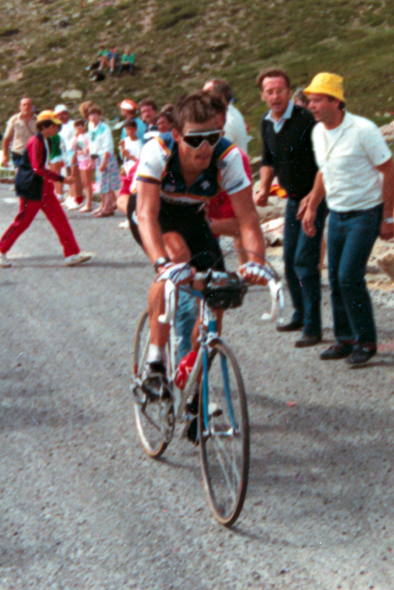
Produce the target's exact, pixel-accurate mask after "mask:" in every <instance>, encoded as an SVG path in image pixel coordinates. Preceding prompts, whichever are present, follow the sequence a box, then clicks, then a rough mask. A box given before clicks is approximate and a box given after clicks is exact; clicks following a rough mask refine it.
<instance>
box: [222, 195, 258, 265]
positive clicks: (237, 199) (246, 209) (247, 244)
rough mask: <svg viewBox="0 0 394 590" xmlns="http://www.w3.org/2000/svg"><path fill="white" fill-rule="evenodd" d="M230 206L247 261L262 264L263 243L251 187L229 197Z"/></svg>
mask: <svg viewBox="0 0 394 590" xmlns="http://www.w3.org/2000/svg"><path fill="white" fill-rule="evenodd" d="M230 200H231V204H232V206H233V209H234V213H235V216H236V218H237V220H238V222H239V233H240V235H241V240H242V245H243V247H244V249H245V250H246V253H247V255H248V259H249V260H250V261H252V262H258V263H260V264H264V261H265V243H264V236H263V232H262V230H261V227H260V222H259V217H258V214H257V210H256V207H255V204H254V202H253V191H252V187H251V186H247V187H246V188H244V189H242V190H240V191H238V192H236V193H233V194H232V195H230Z"/></svg>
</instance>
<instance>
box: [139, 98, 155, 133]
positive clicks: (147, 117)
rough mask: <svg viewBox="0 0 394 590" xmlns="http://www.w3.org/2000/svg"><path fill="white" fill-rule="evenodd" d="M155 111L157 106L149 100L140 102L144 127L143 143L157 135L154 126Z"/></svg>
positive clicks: (145, 99)
mask: <svg viewBox="0 0 394 590" xmlns="http://www.w3.org/2000/svg"><path fill="white" fill-rule="evenodd" d="M157 110H158V109H157V104H156V103H155V101H154V100H153V99H151V98H144V100H142V101H141V102H140V113H141V119H142V121H143V122H144V123H145V125H146V131H145V134H144V142H147V141H149V140H150V139H152V137H155V136H156V135H158V134H159V130H158V128H157V125H156V117H157Z"/></svg>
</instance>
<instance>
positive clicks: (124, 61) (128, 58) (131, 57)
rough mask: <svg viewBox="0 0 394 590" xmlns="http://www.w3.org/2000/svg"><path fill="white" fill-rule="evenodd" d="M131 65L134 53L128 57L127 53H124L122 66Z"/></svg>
mask: <svg viewBox="0 0 394 590" xmlns="http://www.w3.org/2000/svg"><path fill="white" fill-rule="evenodd" d="M126 63H129V64H133V63H134V53H130V55H127V53H124V54H123V55H122V64H126Z"/></svg>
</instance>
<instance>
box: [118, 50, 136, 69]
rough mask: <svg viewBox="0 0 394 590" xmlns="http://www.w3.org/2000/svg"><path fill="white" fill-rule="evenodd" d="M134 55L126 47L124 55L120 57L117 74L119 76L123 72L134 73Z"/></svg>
mask: <svg viewBox="0 0 394 590" xmlns="http://www.w3.org/2000/svg"><path fill="white" fill-rule="evenodd" d="M134 63H135V59H134V53H130V48H129V47H126V49H125V52H124V54H123V55H122V57H121V60H120V65H119V68H118V74H119V75H121V74H123V72H127V73H128V74H130V75H131V74H133V73H134Z"/></svg>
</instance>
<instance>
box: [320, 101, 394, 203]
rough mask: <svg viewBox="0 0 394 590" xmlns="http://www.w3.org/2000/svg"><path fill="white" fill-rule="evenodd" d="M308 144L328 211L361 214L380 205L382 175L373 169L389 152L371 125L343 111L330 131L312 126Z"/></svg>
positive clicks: (378, 133) (385, 160)
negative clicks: (340, 119)
mask: <svg viewBox="0 0 394 590" xmlns="http://www.w3.org/2000/svg"><path fill="white" fill-rule="evenodd" d="M312 142H313V149H314V152H315V157H316V163H317V165H318V167H319V168H320V171H321V172H322V174H323V182H324V186H325V189H326V200H327V205H328V208H329V209H330V210H331V211H337V212H339V213H341V212H347V211H359V210H360V211H361V210H364V209H371V208H372V207H376V206H377V205H379V204H380V203H382V202H383V194H382V188H383V175H382V174H381V173H380V172H379V171H378V170H376V166H380V165H381V164H384V163H385V162H387V160H389V159H390V158H391V152H390V150H389V148H388V146H387V144H386V142H385V141H384V139H383V136H382V135H381V133H380V131H379V129H378V127H377V126H376V125H375V123H372V121H369V120H368V119H365V118H364V117H359V116H357V115H352V114H350V113H348V112H346V113H345V117H344V119H343V121H342V123H341V125H339V127H336V128H335V129H333V130H332V131H328V130H327V129H326V128H325V127H324V125H323V123H318V124H317V125H315V127H314V128H313V131H312Z"/></svg>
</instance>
